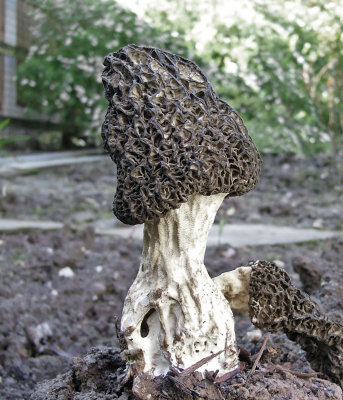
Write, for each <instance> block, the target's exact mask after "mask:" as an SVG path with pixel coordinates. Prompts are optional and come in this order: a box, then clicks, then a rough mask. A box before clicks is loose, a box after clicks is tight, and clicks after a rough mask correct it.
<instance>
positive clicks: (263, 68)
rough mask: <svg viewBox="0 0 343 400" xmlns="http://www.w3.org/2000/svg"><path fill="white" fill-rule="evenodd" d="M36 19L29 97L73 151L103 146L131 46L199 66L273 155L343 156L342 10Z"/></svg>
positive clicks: (188, 8)
mask: <svg viewBox="0 0 343 400" xmlns="http://www.w3.org/2000/svg"><path fill="white" fill-rule="evenodd" d="M31 13H32V20H33V23H32V29H31V31H32V44H33V45H32V46H31V48H30V51H29V53H28V55H27V57H26V59H25V60H23V62H22V63H21V64H20V67H19V83H20V87H21V92H20V96H21V99H22V101H24V102H25V103H26V104H27V107H28V112H29V113H31V114H34V113H37V114H41V113H44V114H45V115H47V116H48V117H49V118H51V120H52V121H55V122H56V124H57V125H58V126H59V127H60V129H61V130H62V132H63V143H62V145H63V147H64V148H67V147H71V146H94V145H97V146H98V145H99V141H100V133H99V132H100V127H101V123H102V120H103V117H104V113H105V111H106V108H107V104H106V102H105V100H104V99H103V90H102V84H101V79H100V74H101V70H102V60H103V57H104V56H105V55H106V54H108V53H109V52H111V51H115V50H117V49H119V48H120V47H122V46H124V45H126V44H128V43H136V44H147V45H152V46H157V47H160V48H163V49H166V50H169V51H171V52H174V53H177V54H180V55H183V56H185V57H187V58H190V59H192V60H194V61H195V62H197V63H198V64H199V65H200V66H201V67H202V68H203V69H204V71H205V72H206V74H207V76H208V77H209V79H210V81H211V82H212V84H213V86H214V88H215V90H216V91H217V92H218V94H219V95H220V96H221V97H222V98H223V99H225V100H226V101H228V102H229V103H230V105H232V106H233V107H235V108H236V109H237V110H238V112H239V113H240V114H241V115H242V117H243V118H244V121H245V122H246V124H247V126H248V129H249V132H250V134H251V136H252V137H253V138H254V140H255V142H256V143H257V145H258V147H259V149H260V150H261V151H262V152H263V153H276V152H287V153H289V152H291V153H295V154H297V155H305V156H313V155H315V154H317V153H320V152H326V153H330V154H332V155H333V156H337V154H338V153H339V150H340V149H341V148H342V144H343V132H342V126H343V112H342V111H343V110H342V107H343V106H342V96H343V45H342V43H343V3H342V2H341V0H326V1H325V0H289V1H288V0H286V1H282V0H278V1H275V0H270V1H268V0H265V1H262V0H242V1H240V2H235V1H234V0H199V1H197V2H194V1H193V0H183V1H181V0H164V1H161V0H159V1H157V0H150V1H147V0H139V1H138V0H125V1H124V0H121V1H118V2H116V1H114V0H74V1H73V2H70V1H68V0H34V1H32V3H31Z"/></svg>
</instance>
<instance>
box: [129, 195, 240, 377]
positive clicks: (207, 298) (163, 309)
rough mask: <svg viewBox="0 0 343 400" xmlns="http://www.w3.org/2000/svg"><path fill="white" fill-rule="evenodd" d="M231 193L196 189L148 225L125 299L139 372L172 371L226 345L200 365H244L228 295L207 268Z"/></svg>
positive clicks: (133, 360)
mask: <svg viewBox="0 0 343 400" xmlns="http://www.w3.org/2000/svg"><path fill="white" fill-rule="evenodd" d="M224 197H225V194H217V195H212V196H202V195H194V196H192V197H191V198H190V199H189V201H188V202H187V203H183V204H182V205H181V207H180V208H178V209H176V210H172V211H169V212H168V213H167V215H166V216H165V217H164V218H160V219H159V220H158V221H154V222H148V223H146V224H145V228H144V239H143V254H142V262H141V266H140V269H139V272H138V275H137V277H136V279H135V281H134V283H133V285H132V286H131V288H130V290H129V292H128V295H127V297H126V300H125V304H124V309H123V314H122V321H121V329H122V332H123V333H124V336H125V339H126V342H127V345H128V350H127V351H126V356H127V359H128V361H129V364H130V367H131V372H132V374H133V375H134V376H137V375H138V374H139V373H141V372H143V371H145V372H147V371H150V372H151V373H153V374H154V375H155V376H157V375H161V374H166V373H167V372H168V371H169V369H170V367H171V366H172V365H173V366H174V367H177V368H183V369H184V368H187V367H190V366H192V365H193V364H195V363H196V362H198V361H199V360H202V359H203V358H205V357H207V356H210V355H211V354H214V353H218V352H220V351H222V352H221V353H220V354H219V355H217V356H216V357H215V358H213V359H212V360H210V361H208V362H207V363H206V364H204V365H203V366H201V367H200V368H198V371H204V370H205V369H207V370H209V371H211V370H212V371H216V370H219V375H222V374H224V373H226V372H229V371H231V370H234V369H235V368H237V366H238V353H237V348H236V341H235V332H234V320H233V315H232V311H231V308H230V305H229V303H228V301H227V300H226V299H225V297H224V295H223V294H222V292H221V291H220V290H219V289H218V286H217V285H216V284H215V283H214V282H213V280H212V279H211V278H210V276H209V275H208V273H207V270H206V268H205V266H204V254H205V249H206V241H207V236H208V232H209V230H210V228H211V226H212V224H213V220H214V218H215V215H216V212H217V210H218V208H219V206H220V204H221V203H222V201H223V199H224Z"/></svg>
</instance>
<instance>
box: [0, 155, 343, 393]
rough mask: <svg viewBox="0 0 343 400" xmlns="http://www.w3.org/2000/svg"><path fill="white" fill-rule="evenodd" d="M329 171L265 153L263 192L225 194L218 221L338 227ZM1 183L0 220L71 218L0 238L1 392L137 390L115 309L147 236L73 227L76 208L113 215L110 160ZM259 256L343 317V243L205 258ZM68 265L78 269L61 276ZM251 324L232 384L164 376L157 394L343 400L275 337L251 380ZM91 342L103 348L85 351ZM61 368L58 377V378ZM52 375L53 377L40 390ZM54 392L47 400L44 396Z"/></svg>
mask: <svg viewBox="0 0 343 400" xmlns="http://www.w3.org/2000/svg"><path fill="white" fill-rule="evenodd" d="M285 165H288V166H287V167H285ZM326 171H329V169H328V166H327V165H326V161H325V159H323V160H317V161H315V162H314V161H312V162H310V161H296V160H289V159H285V158H280V157H279V158H277V157H272V158H269V159H267V160H266V161H265V167H264V175H263V177H262V179H261V183H260V185H259V186H258V187H257V188H256V190H254V191H253V192H251V193H249V194H248V195H246V196H243V197H242V198H235V199H229V200H226V201H225V205H224V207H223V208H222V210H221V211H220V213H219V215H218V219H217V220H218V221H219V220H221V219H223V218H227V219H228V220H229V221H231V220H234V221H242V220H243V221H257V220H263V222H268V223H274V224H278V225H288V224H292V225H294V226H302V227H303V226H312V225H313V223H314V222H315V221H317V223H320V222H318V220H322V224H323V226H324V227H325V228H331V229H341V228H342V226H343V210H342V208H343V201H342V193H343V189H342V188H343V184H342V182H339V181H337V177H333V178H332V179H331V178H330V175H328V176H326V178H325V177H324V175H322V174H324V173H326ZM286 172H287V174H286ZM321 176H323V177H321ZM1 185H2V188H4V187H6V188H7V190H5V192H6V193H4V190H3V196H2V197H1V204H0V208H1V210H2V216H3V217H16V218H21V217H23V218H29V217H39V218H45V219H46V218H51V219H54V220H62V221H67V222H69V223H70V226H69V227H66V228H65V229H64V230H62V231H56V232H49V233H37V232H32V233H16V234H12V235H2V236H1V237H0V261H1V268H0V274H1V279H0V321H1V325H0V398H1V399H4V400H17V399H24V400H25V399H29V398H30V395H31V394H32V393H33V391H35V390H36V394H35V395H33V396H32V399H34V400H38V399H51V400H52V399H55V398H56V399H57V398H58V399H60V400H63V399H73V400H74V399H75V400H76V399H84V400H90V399H98V400H100V399H108V400H109V399H116V398H121V399H129V398H134V397H132V396H133V395H131V394H129V386H126V387H124V386H122V385H120V383H119V380H120V378H121V376H122V374H123V368H124V367H125V366H124V365H123V363H122V362H121V361H120V359H119V355H118V351H117V350H116V349H118V342H117V340H116V338H115V324H114V316H115V315H120V312H121V308H122V303H123V299H124V297H125V294H126V292H127V289H128V287H129V286H130V284H131V282H132V280H133V279H134V276H135V274H136V272H137V268H138V265H139V258H140V252H141V243H139V242H132V241H131V242H130V241H128V240H124V239H121V238H118V237H100V236H97V235H95V234H94V231H93V229H92V228H91V227H88V228H84V229H78V230H75V229H74V226H75V215H76V214H79V217H80V219H82V218H81V217H82V215H80V214H81V213H86V212H87V213H88V214H87V218H88V219H90V220H94V219H98V218H103V217H105V216H108V214H109V210H110V208H111V198H112V193H113V176H112V170H111V165H110V164H108V163H106V162H104V164H103V165H96V166H91V165H89V166H80V165H79V166H70V167H62V168H58V169H56V170H46V171H43V172H40V173H39V174H38V175H27V176H18V177H14V178H11V179H2V181H1ZM40 185H41V186H40ZM40 187H41V190H39V188H40ZM37 188H38V190H37ZM45 189H47V190H46V191H45ZM318 190H319V191H320V193H318ZM254 193H255V194H254ZM289 193H290V194H289ZM267 206H268V207H267ZM281 209H282V210H283V211H282V210H281ZM228 210H231V211H228ZM228 214H230V217H229V216H228ZM83 217H84V215H83ZM257 259H260V260H261V259H263V260H267V261H272V260H277V261H278V263H279V264H282V265H284V268H285V269H286V271H287V272H288V273H289V274H290V276H291V278H292V280H293V282H294V284H295V285H296V286H298V287H300V288H302V289H305V290H306V291H307V292H308V293H309V294H311V296H312V297H313V298H314V300H315V301H317V302H318V303H319V305H320V306H321V307H322V309H323V311H324V312H325V313H326V314H327V315H329V316H330V317H331V318H332V319H334V320H336V321H338V322H340V323H343V241H342V240H339V239H335V240H328V241H322V242H313V243H307V244H301V245H287V246H259V247H246V248H240V249H234V248H232V247H230V246H218V247H212V248H209V249H208V250H207V253H206V259H205V263H206V265H207V267H208V269H209V271H210V274H211V275H212V276H216V275H218V274H220V273H221V272H224V271H228V270H231V269H234V268H236V267H237V266H240V265H242V264H246V263H247V262H249V261H251V260H257ZM66 267H69V268H70V269H68V270H65V269H64V268H66ZM68 271H69V275H70V271H71V272H72V276H63V275H64V274H63V272H64V273H65V272H68ZM67 275H68V273H67ZM254 329H255V328H254V326H253V325H252V324H251V323H250V321H249V319H248V318H246V317H242V316H240V315H236V332H237V341H238V345H239V346H241V347H242V349H244V350H242V354H246V352H248V353H249V357H248V356H247V355H246V359H245V360H244V362H245V367H244V369H243V370H242V371H241V372H240V373H239V374H237V375H236V376H234V377H232V378H230V379H229V380H228V381H227V382H224V383H221V384H220V385H219V384H213V382H211V377H210V376H209V377H208V378H209V379H207V380H205V381H203V380H202V379H200V378H199V377H198V376H193V375H192V376H190V377H187V379H188V380H187V381H186V382H185V381H184V379H183V378H182V379H181V378H180V377H178V376H176V375H171V376H170V377H168V379H167V380H166V382H164V381H163V382H161V381H158V380H157V381H156V380H155V381H154V382H153V383H151V385H152V389H151V390H160V392H161V393H162V390H164V391H165V392H166V391H168V390H169V389H168V388H170V387H172V389H170V390H171V393H179V394H178V396H181V397H170V398H179V399H188V398H206V397H204V396H203V393H204V392H203V390H207V389H206V388H208V391H207V393H210V392H211V391H212V392H213V393H215V394H213V393H212V396H217V395H218V393H219V392H218V391H217V392H215V391H216V390H220V391H221V393H222V395H223V398H228V399H262V398H263V399H286V398H287V399H299V398H303V399H340V397H337V396H342V394H341V392H339V390H340V389H339V388H338V387H337V386H335V385H333V384H331V383H330V382H328V381H325V380H322V379H321V376H320V374H319V375H318V377H309V376H307V375H305V377H304V376H301V374H300V376H297V375H299V374H297V375H294V373H290V372H289V370H292V371H297V372H300V373H305V374H312V373H313V372H314V371H312V369H311V367H310V366H309V364H308V362H307V361H306V357H305V354H304V353H303V352H302V350H301V349H300V348H299V346H298V345H296V344H294V343H293V342H291V341H289V340H288V339H287V338H286V336H285V335H283V334H272V335H270V340H269V342H268V344H267V348H266V351H265V353H264V355H263V358H262V361H261V363H260V364H259V365H258V367H257V369H256V371H255V373H254V374H252V375H251V376H250V378H249V379H248V381H247V374H249V371H250V370H251V363H249V358H251V359H252V361H253V360H254V359H255V358H256V355H257V353H258V351H259V350H260V348H261V346H262V342H263V340H264V338H265V336H266V334H267V332H262V335H261V334H260V333H259V332H255V333H254ZM247 332H248V333H247ZM99 346H100V347H99ZM92 347H96V349H94V350H92V351H91V352H90V353H89V354H88V355H87V356H86V353H87V352H89V351H90V349H91V348H92ZM82 357H84V358H82ZM58 374H62V375H60V376H59V377H58V378H56V377H57V375H58ZM45 379H54V380H53V381H50V382H49V383H45V384H44V385H43V386H40V387H37V384H38V383H40V382H42V381H44V380H45ZM212 380H213V379H212ZM137 384H138V383H137ZM144 385H145V386H147V385H148V383H147V382H145V383H144ZM144 385H143V386H144ZM168 385H169V386H168ZM153 388H155V389H153ZM156 388H157V389H156ZM185 388H186V389H185ZM187 388H188V389H189V390H188V389H187ZM187 390H188V391H187ZM47 391H50V393H51V394H50V396H51V397H44V396H46V392H47ZM44 393H45V394H44ZM56 393H60V394H59V395H58V396H59V397H57V394H56ZM180 393H181V394H180ZM196 393H200V397H199V396H198V397H197V394H196ZM201 393H202V394H201ZM54 396H55V397H54ZM175 396H176V395H175ZM187 396H188V397H187ZM190 396H193V397H190ZM201 396H203V397H201ZM209 396H210V394H209V395H208V397H207V398H208V399H211V398H215V399H219V398H220V397H209ZM225 396H226V397H225ZM287 396H288V397H287ZM306 396H307V397H306ZM330 396H331V397H330ZM161 398H163V397H161Z"/></svg>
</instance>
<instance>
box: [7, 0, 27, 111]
mask: <svg viewBox="0 0 343 400" xmlns="http://www.w3.org/2000/svg"><path fill="white" fill-rule="evenodd" d="M25 13H26V14H25ZM28 30H29V25H28V18H27V9H26V4H25V2H24V1H23V0H0V55H1V61H0V64H1V66H0V76H1V77H2V79H1V86H0V98H1V100H0V104H1V107H0V116H1V117H3V118H7V117H9V118H19V119H20V118H24V109H23V107H21V106H20V105H18V103H17V80H16V72H17V63H18V56H19V55H20V54H21V55H22V56H23V55H24V54H25V51H26V50H27V49H28V47H29V42H28V40H29V32H28Z"/></svg>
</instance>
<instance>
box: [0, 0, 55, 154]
mask: <svg viewBox="0 0 343 400" xmlns="http://www.w3.org/2000/svg"><path fill="white" fill-rule="evenodd" d="M28 7H29V6H28V4H27V3H26V2H25V0H0V122H1V120H3V119H7V118H9V119H10V124H9V125H7V126H6V127H5V128H4V129H3V130H2V131H1V132H0V137H6V138H8V137H12V138H14V142H12V146H13V147H14V148H18V149H21V150H22V149H28V148H37V146H38V147H39V146H40V144H39V143H40V137H41V135H44V134H45V132H47V131H50V130H52V129H56V128H55V127H54V125H53V124H50V123H49V122H48V120H47V118H46V117H44V116H42V117H41V118H39V119H37V118H35V119H32V117H30V116H29V115H28V114H27V113H26V112H25V104H22V103H21V101H20V97H19V96H18V89H17V85H18V82H17V79H16V75H17V65H18V63H19V62H20V60H22V59H24V58H25V55H26V53H27V51H28V49H29V46H30V42H29V41H30V31H29V23H30V20H29V12H28V11H29V10H28ZM19 136H26V137H27V138H28V140H26V141H17V140H16V138H18V137H19Z"/></svg>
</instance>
